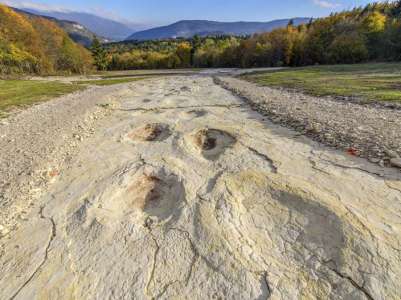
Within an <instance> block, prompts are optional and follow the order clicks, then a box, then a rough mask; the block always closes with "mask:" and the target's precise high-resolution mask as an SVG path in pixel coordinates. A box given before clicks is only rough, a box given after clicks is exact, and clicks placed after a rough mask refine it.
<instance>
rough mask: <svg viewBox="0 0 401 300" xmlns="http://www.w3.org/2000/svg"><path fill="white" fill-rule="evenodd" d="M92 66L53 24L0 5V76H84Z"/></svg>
mask: <svg viewBox="0 0 401 300" xmlns="http://www.w3.org/2000/svg"><path fill="white" fill-rule="evenodd" d="M91 65H92V60H91V55H90V53H89V51H87V50H86V49H85V48H83V47H82V46H80V45H77V44H76V43H74V42H73V41H72V40H71V39H70V38H69V36H68V34H67V33H66V32H65V31H64V30H62V29H61V28H60V27H59V26H58V25H57V24H56V23H54V22H52V21H50V20H47V19H45V18H41V17H37V16H31V15H25V14H23V13H17V12H15V11H14V10H12V9H11V8H9V7H7V6H5V5H2V4H0V74H1V73H15V72H20V73H25V72H30V73H54V72H58V71H63V72H69V73H71V72H74V73H76V72H78V73H83V72H86V71H88V70H89V69H90V68H91Z"/></svg>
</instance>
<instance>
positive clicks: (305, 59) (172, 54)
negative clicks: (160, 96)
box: [94, 0, 401, 70]
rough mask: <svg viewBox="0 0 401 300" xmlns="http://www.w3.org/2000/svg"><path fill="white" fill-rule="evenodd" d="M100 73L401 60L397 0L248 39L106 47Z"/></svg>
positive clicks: (99, 55)
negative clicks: (108, 71)
mask: <svg viewBox="0 0 401 300" xmlns="http://www.w3.org/2000/svg"><path fill="white" fill-rule="evenodd" d="M101 48H102V49H101V50H99V47H97V52H96V53H94V57H95V60H96V62H97V63H96V65H97V67H98V68H99V69H108V70H127V69H157V68H188V67H241V68H249V67H278V66H305V65H313V64H339V63H359V62H364V61H397V60H400V59H401V0H399V1H393V2H378V3H373V4H368V5H366V6H364V7H358V8H355V9H352V10H349V11H343V12H339V13H333V14H331V15H330V16H328V17H325V18H319V19H315V20H310V22H309V23H308V24H303V25H300V26H294V25H293V23H292V22H289V24H288V26H287V27H285V28H280V29H276V30H273V31H271V32H267V33H260V34H255V35H253V36H248V37H233V36H216V37H197V36H195V37H194V38H192V39H171V40H163V41H146V42H135V41H134V42H123V43H113V44H108V45H105V46H103V47H101Z"/></svg>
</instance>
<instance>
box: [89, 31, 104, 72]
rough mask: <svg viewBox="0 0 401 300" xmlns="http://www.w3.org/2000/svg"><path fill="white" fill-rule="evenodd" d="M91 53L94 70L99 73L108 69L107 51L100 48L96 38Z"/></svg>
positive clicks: (100, 45)
mask: <svg viewBox="0 0 401 300" xmlns="http://www.w3.org/2000/svg"><path fill="white" fill-rule="evenodd" d="M91 51H92V56H93V59H94V61H95V62H94V63H95V66H96V68H97V69H98V70H99V71H104V70H106V69H107V67H108V59H107V51H106V50H105V49H104V48H103V47H102V44H101V43H100V41H99V39H98V38H97V37H95V38H94V39H93V42H92V46H91Z"/></svg>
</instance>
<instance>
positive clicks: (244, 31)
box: [126, 17, 311, 41]
mask: <svg viewBox="0 0 401 300" xmlns="http://www.w3.org/2000/svg"><path fill="white" fill-rule="evenodd" d="M310 19H311V18H303V17H297V18H292V19H279V20H272V21H268V22H247V21H237V22H219V21H209V20H180V21H178V22H175V23H173V24H170V25H167V26H160V27H155V28H152V29H147V30H143V31H138V32H135V33H134V34H132V35H130V36H129V37H128V38H127V39H126V40H127V41H129V40H158V39H168V38H178V37H183V38H190V37H192V36H194V35H202V36H205V35H215V33H219V34H228V35H250V34H254V33H260V32H267V31H271V30H273V29H276V28H279V27H284V26H286V25H287V24H288V22H290V21H291V20H293V22H294V25H300V24H304V23H307V22H309V21H310Z"/></svg>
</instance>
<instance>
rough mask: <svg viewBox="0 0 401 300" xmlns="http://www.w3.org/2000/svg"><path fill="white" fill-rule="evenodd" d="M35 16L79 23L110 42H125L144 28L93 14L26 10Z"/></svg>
mask: <svg viewBox="0 0 401 300" xmlns="http://www.w3.org/2000/svg"><path fill="white" fill-rule="evenodd" d="M24 10H25V11H28V12H30V13H33V14H39V15H43V16H48V17H53V18H56V19H59V20H68V21H72V22H77V23H79V24H81V25H83V26H85V27H86V28H88V29H89V30H90V31H92V32H93V33H95V34H96V35H98V36H102V37H105V38H107V39H110V40H114V41H120V40H124V39H125V38H127V36H129V35H130V34H132V33H133V32H134V31H136V30H141V29H142V28H143V26H140V25H138V26H139V27H138V28H135V27H134V26H128V25H126V24H124V23H121V22H117V21H114V20H110V19H106V18H103V17H99V16H96V15H93V14H89V13H84V12H73V11H68V12H64V11H63V12H60V11H41V10H36V9H24Z"/></svg>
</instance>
